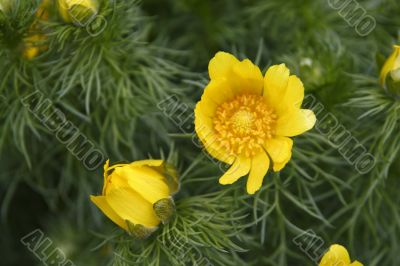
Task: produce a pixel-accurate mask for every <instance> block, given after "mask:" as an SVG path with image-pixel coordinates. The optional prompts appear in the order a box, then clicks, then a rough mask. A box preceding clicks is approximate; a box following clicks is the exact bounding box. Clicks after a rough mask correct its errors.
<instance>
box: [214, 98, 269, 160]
mask: <svg viewBox="0 0 400 266" xmlns="http://www.w3.org/2000/svg"><path fill="white" fill-rule="evenodd" d="M276 118H277V116H276V115H275V113H274V110H273V109H272V108H271V107H269V106H268V105H267V103H266V102H265V98H264V97H262V96H260V95H254V94H244V95H240V96H237V97H236V98H234V99H233V100H231V101H228V102H225V103H223V104H221V105H220V106H219V107H218V108H217V110H216V112H215V117H214V121H213V123H214V129H215V131H216V135H217V141H218V142H219V143H220V144H221V145H222V146H223V147H225V148H226V149H227V150H228V151H229V152H230V153H232V154H234V155H240V154H241V155H245V156H247V157H251V156H254V155H255V154H257V153H258V152H259V151H260V150H261V149H262V145H263V144H264V143H265V141H266V140H267V139H270V138H272V136H273V135H274V133H275V132H274V128H275V123H276Z"/></svg>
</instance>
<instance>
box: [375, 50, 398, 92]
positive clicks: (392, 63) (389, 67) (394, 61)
mask: <svg viewBox="0 0 400 266" xmlns="http://www.w3.org/2000/svg"><path fill="white" fill-rule="evenodd" d="M388 74H390V76H391V78H392V79H393V80H395V81H400V46H399V45H394V46H393V53H392V54H391V55H390V56H389V58H388V59H387V60H386V62H385V64H384V65H383V67H382V70H381V74H380V79H379V81H380V83H381V85H382V86H385V85H386V79H387V76H388Z"/></svg>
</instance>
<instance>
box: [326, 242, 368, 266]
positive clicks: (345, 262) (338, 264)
mask: <svg viewBox="0 0 400 266" xmlns="http://www.w3.org/2000/svg"><path fill="white" fill-rule="evenodd" d="M319 266H363V264H362V263H361V262H359V261H354V262H353V263H351V261H350V256H349V253H348V252H347V250H346V248H345V247H343V246H341V245H338V244H334V245H332V246H330V247H329V250H328V252H326V253H325V255H324V256H323V257H322V259H321V262H320V264H319Z"/></svg>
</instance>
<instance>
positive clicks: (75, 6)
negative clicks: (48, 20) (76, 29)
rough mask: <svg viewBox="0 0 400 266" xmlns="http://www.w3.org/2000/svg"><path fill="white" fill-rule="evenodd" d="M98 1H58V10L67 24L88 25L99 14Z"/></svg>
mask: <svg viewBox="0 0 400 266" xmlns="http://www.w3.org/2000/svg"><path fill="white" fill-rule="evenodd" d="M98 9H99V4H98V1H97V0H58V10H59V13H60V15H61V17H62V18H63V19H64V21H65V22H68V23H71V22H75V23H78V24H79V26H86V24H87V23H88V22H89V21H90V20H91V19H92V18H93V17H94V16H95V15H97V13H98Z"/></svg>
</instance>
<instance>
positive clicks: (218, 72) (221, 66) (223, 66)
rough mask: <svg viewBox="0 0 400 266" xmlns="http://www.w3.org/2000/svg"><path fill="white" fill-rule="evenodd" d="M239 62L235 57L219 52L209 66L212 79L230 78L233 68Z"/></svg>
mask: <svg viewBox="0 0 400 266" xmlns="http://www.w3.org/2000/svg"><path fill="white" fill-rule="evenodd" d="M238 62H239V60H237V59H236V57H235V56H233V55H231V54H229V53H225V52H218V53H217V54H216V55H215V56H214V58H213V59H211V60H210V63H209V65H208V72H209V74H210V78H211V79H218V78H224V77H227V78H228V73H229V72H230V71H231V68H232V66H233V65H234V64H236V63H238Z"/></svg>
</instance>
